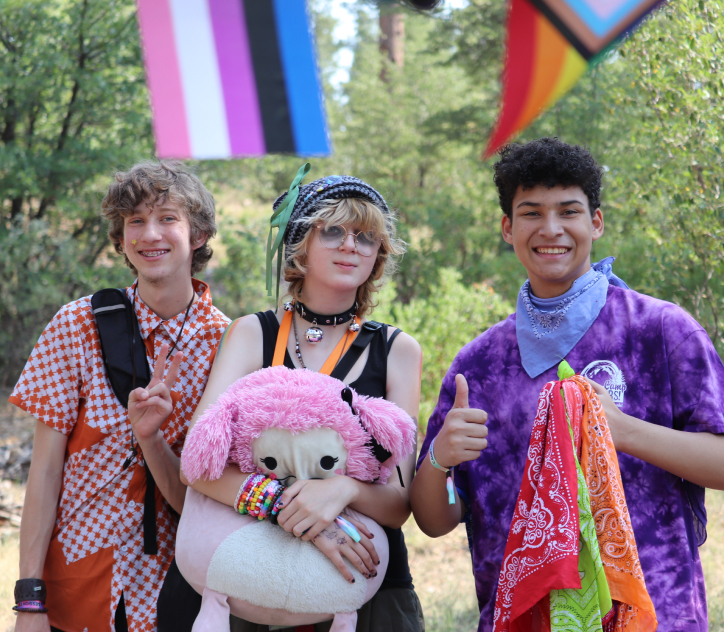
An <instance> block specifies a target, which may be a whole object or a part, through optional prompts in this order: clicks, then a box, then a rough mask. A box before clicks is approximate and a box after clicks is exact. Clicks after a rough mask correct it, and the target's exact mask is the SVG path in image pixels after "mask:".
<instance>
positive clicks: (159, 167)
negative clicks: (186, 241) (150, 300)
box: [101, 160, 216, 275]
mask: <svg viewBox="0 0 724 632" xmlns="http://www.w3.org/2000/svg"><path fill="white" fill-rule="evenodd" d="M163 199H168V200H169V201H171V202H173V203H175V204H177V205H178V206H179V207H180V208H182V209H183V210H184V212H185V213H186V217H188V220H189V224H190V225H191V241H192V242H193V241H196V240H197V239H198V238H199V237H201V236H205V241H204V245H203V246H201V247H200V248H197V249H196V250H194V254H193V257H192V259H191V274H192V275H196V274H198V273H199V272H201V271H202V270H203V269H204V268H205V267H206V264H207V263H208V262H209V259H211V255H212V254H213V252H214V251H213V250H211V247H210V246H209V239H211V238H213V237H214V236H215V235H216V208H215V205H214V198H213V197H212V196H211V193H209V192H208V191H207V190H206V187H205V186H204V185H203V184H202V183H201V180H199V179H198V178H197V177H196V176H195V175H194V174H193V173H191V172H190V171H189V170H188V169H187V168H186V167H185V166H184V165H183V164H182V163H180V162H176V161H173V160H164V161H161V162H153V161H147V162H141V163H138V164H136V165H134V166H133V167H131V168H130V169H129V170H128V171H125V172H123V171H119V172H118V173H116V175H115V177H114V179H113V182H112V183H111V185H110V186H109V187H108V193H106V196H105V197H104V198H103V202H102V204H101V213H102V214H103V217H105V218H106V219H107V220H108V236H109V237H110V239H111V242H112V243H113V247H114V248H115V249H116V252H117V253H118V254H119V255H123V258H124V260H125V262H126V265H127V266H128V267H129V268H130V269H131V270H132V271H133V274H137V273H138V271H137V270H136V268H135V267H134V266H133V264H132V263H131V262H130V261H129V260H128V257H126V254H125V253H124V252H123V248H122V246H121V241H122V240H123V228H124V219H125V218H126V217H130V216H131V215H133V211H134V209H135V208H136V207H137V206H138V205H139V204H141V202H147V203H148V204H149V205H151V206H152V205H153V204H155V203H157V202H159V201H161V200H163Z"/></svg>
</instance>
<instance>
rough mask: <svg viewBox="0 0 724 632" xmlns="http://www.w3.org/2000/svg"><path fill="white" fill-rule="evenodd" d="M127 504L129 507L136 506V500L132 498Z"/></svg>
mask: <svg viewBox="0 0 724 632" xmlns="http://www.w3.org/2000/svg"><path fill="white" fill-rule="evenodd" d="M128 506H129V507H130V508H131V509H133V508H134V507H135V506H136V501H134V500H132V501H131V502H129V503H128Z"/></svg>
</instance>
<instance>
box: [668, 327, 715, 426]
mask: <svg viewBox="0 0 724 632" xmlns="http://www.w3.org/2000/svg"><path fill="white" fill-rule="evenodd" d="M669 371H670V375H671V395H672V397H671V400H672V407H673V411H672V412H673V417H674V428H676V429H677V430H686V431H687V432H711V433H713V434H722V433H724V364H722V361H721V358H720V357H719V355H718V354H717V352H716V349H714V345H713V344H712V343H711V340H709V336H708V335H707V334H706V332H705V331H704V330H701V329H700V330H699V331H694V332H692V333H690V334H689V335H688V336H687V337H686V338H685V339H684V340H683V341H682V342H681V343H679V344H678V346H677V347H676V348H675V349H673V351H671V353H670V354H669Z"/></svg>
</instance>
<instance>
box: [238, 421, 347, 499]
mask: <svg viewBox="0 0 724 632" xmlns="http://www.w3.org/2000/svg"><path fill="white" fill-rule="evenodd" d="M251 452H252V458H253V459H254V464H255V465H256V466H257V467H258V468H259V470H260V471H262V472H264V473H266V474H272V473H273V474H275V475H276V477H277V479H278V480H279V481H281V482H282V483H284V484H285V485H287V486H289V485H291V484H292V483H294V482H295V481H296V480H297V479H299V480H308V479H313V478H331V477H332V476H336V475H339V474H344V473H345V472H346V466H347V450H346V449H345V447H344V441H343V440H342V437H340V436H339V433H338V432H337V431H336V430H332V429H331V428H313V429H310V430H306V431H305V432H302V433H296V434H293V433H292V432H290V431H289V430H285V429H282V428H269V429H268V430H265V431H264V432H263V433H262V434H261V436H259V437H257V438H256V439H254V441H253V442H252V444H251Z"/></svg>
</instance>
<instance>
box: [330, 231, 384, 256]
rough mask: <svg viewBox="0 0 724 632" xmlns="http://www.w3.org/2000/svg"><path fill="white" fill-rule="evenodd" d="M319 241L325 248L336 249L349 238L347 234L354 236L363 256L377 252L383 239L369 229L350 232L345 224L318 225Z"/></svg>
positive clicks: (355, 243)
mask: <svg viewBox="0 0 724 632" xmlns="http://www.w3.org/2000/svg"><path fill="white" fill-rule="evenodd" d="M317 230H318V231H319V241H320V242H321V244H322V245H323V246H324V247H325V248H329V249H330V250H336V249H337V248H339V247H340V246H341V245H342V244H343V243H344V240H345V239H347V235H352V236H353V237H354V245H355V249H356V250H357V253H358V254H360V255H362V256H363V257H370V256H372V255H373V254H375V253H376V252H377V249H378V248H379V247H380V243H381V240H380V238H379V237H377V236H375V234H374V233H372V232H369V231H360V232H358V233H348V232H347V229H346V228H345V227H344V226H317Z"/></svg>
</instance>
